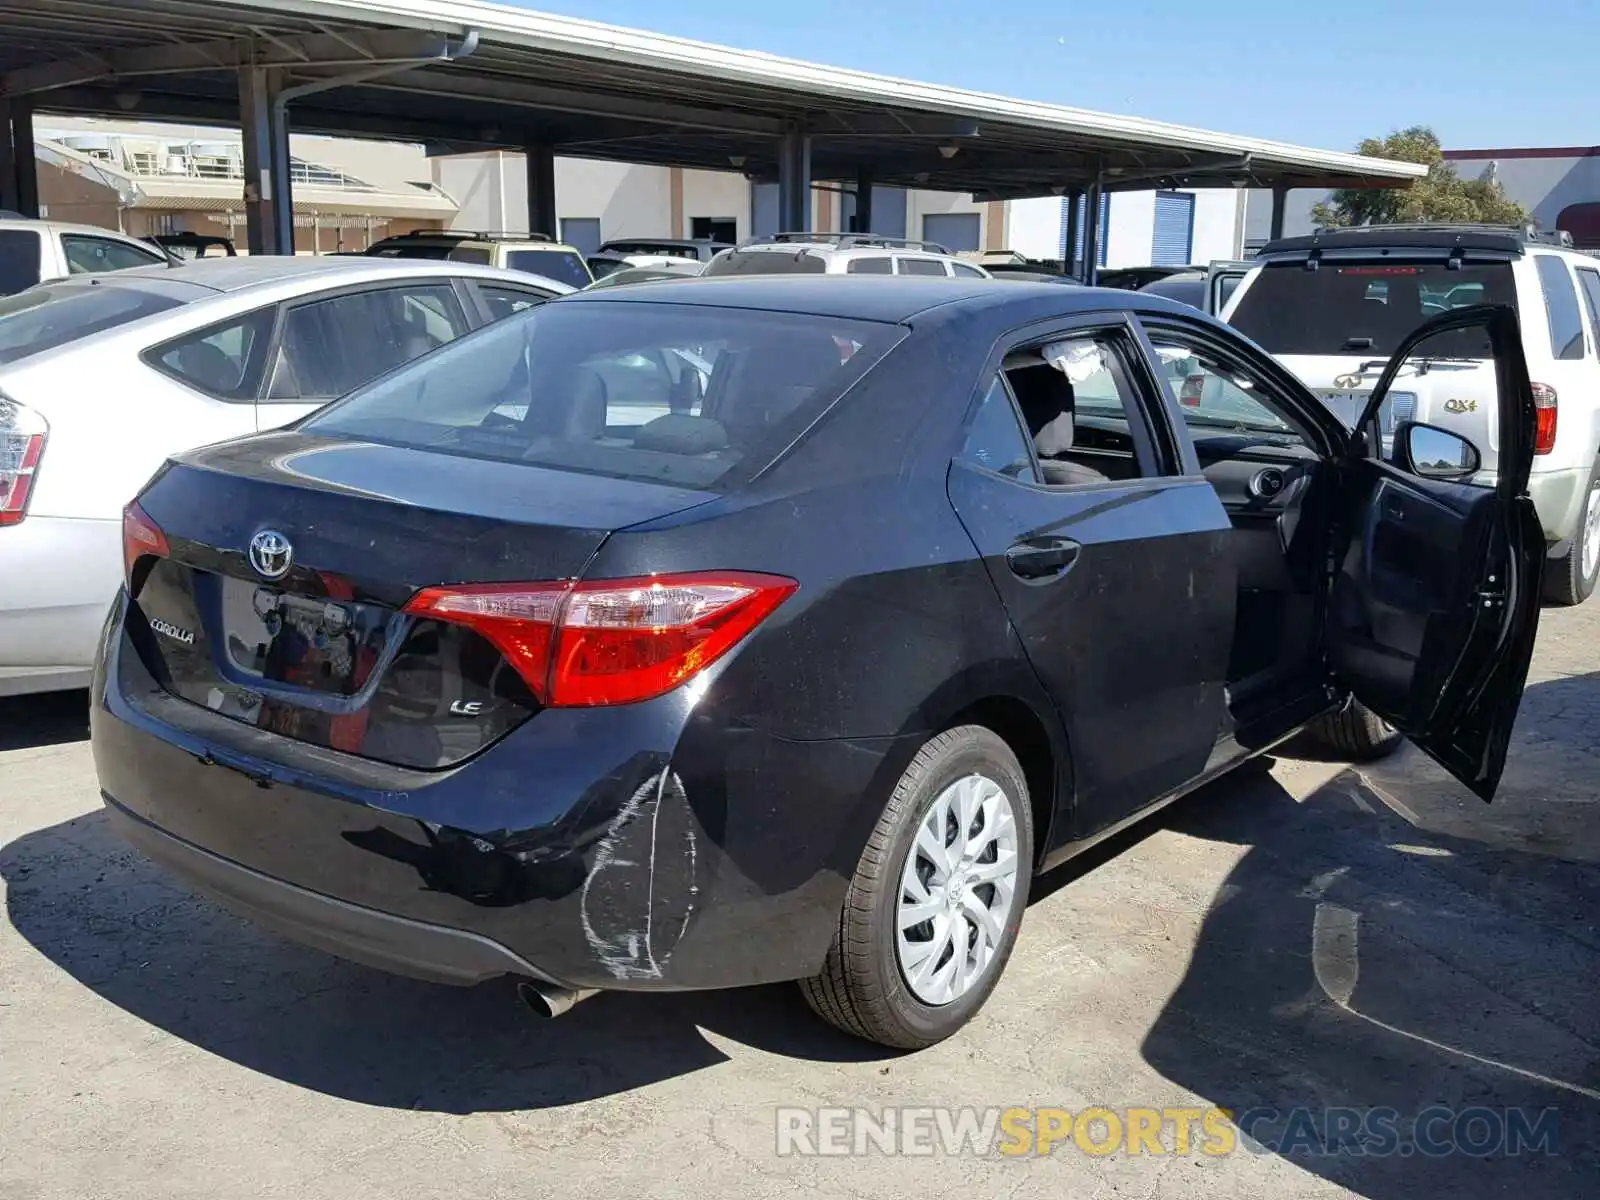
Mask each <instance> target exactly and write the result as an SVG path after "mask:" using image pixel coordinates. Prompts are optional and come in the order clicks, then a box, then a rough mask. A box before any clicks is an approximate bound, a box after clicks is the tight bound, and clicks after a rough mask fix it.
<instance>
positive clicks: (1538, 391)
mask: <svg viewBox="0 0 1600 1200" xmlns="http://www.w3.org/2000/svg"><path fill="white" fill-rule="evenodd" d="M1533 407H1534V411H1535V413H1536V414H1537V416H1538V423H1537V424H1536V425H1535V426H1534V433H1533V452H1534V453H1535V454H1549V453H1550V451H1552V450H1554V449H1555V448H1556V390H1555V388H1553V387H1551V386H1550V385H1549V384H1548V383H1536V384H1534V385H1533Z"/></svg>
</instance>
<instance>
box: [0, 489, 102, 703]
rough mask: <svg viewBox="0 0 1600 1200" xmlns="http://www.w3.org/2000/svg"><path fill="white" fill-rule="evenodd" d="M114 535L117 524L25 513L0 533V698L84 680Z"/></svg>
mask: <svg viewBox="0 0 1600 1200" xmlns="http://www.w3.org/2000/svg"><path fill="white" fill-rule="evenodd" d="M121 539H122V534H121V525H120V523H119V522H117V521H91V520H68V519H64V518H56V517H28V518H27V519H26V520H24V521H23V522H22V523H21V524H20V525H14V526H11V527H10V528H7V529H4V530H0V580H4V581H5V587H4V588H3V589H0V696H6V695H20V694H24V693H28V692H42V691H51V690H54V689H58V688H68V687H83V686H85V685H86V684H87V683H88V682H89V675H90V671H91V670H92V668H93V664H94V646H95V635H96V633H98V632H99V629H100V625H101V622H102V621H104V620H105V615H106V606H107V605H108V604H109V603H110V602H111V598H112V597H113V596H114V595H116V592H117V585H118V582H119V580H120V579H121V575H122V540H121Z"/></svg>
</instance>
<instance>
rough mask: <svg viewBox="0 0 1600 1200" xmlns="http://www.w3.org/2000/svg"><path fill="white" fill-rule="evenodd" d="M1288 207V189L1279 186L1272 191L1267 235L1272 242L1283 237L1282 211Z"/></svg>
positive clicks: (1281, 185)
mask: <svg viewBox="0 0 1600 1200" xmlns="http://www.w3.org/2000/svg"><path fill="white" fill-rule="evenodd" d="M1288 206H1289V189H1288V188H1287V187H1285V186H1284V185H1283V184H1281V183H1280V184H1279V185H1278V186H1277V187H1275V188H1273V189H1272V228H1271V232H1270V233H1269V234H1268V235H1267V236H1268V237H1270V238H1271V239H1272V240H1273V241H1277V239H1279V238H1281V237H1282V236H1283V210H1284V209H1285V208H1287V207H1288Z"/></svg>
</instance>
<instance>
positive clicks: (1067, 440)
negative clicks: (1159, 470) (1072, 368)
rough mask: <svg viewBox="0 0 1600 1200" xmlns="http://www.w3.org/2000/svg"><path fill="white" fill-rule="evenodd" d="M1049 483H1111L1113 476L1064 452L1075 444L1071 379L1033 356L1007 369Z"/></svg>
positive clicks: (1018, 405) (1042, 469)
mask: <svg viewBox="0 0 1600 1200" xmlns="http://www.w3.org/2000/svg"><path fill="white" fill-rule="evenodd" d="M1006 379H1007V381H1008V382H1010V384H1011V390H1012V391H1013V392H1014V393H1015V395H1016V397H1017V407H1018V408H1020V409H1021V410H1022V419H1023V420H1024V421H1025V422H1027V425H1028V436H1029V437H1031V438H1032V439H1033V447H1034V451H1035V452H1036V453H1037V454H1038V456H1039V469H1040V471H1041V472H1043V474H1044V481H1045V482H1046V483H1049V484H1084V483H1109V482H1111V479H1110V476H1108V475H1104V474H1102V473H1101V472H1099V471H1096V470H1095V469H1094V468H1093V467H1086V466H1084V465H1082V464H1081V463H1076V462H1072V461H1070V460H1068V459H1066V458H1064V457H1063V456H1064V455H1066V454H1068V453H1070V452H1071V450H1072V447H1073V437H1074V430H1073V405H1074V396H1073V391H1072V382H1071V381H1070V380H1069V379H1068V378H1067V377H1066V376H1065V375H1063V374H1062V373H1061V372H1060V371H1058V370H1056V369H1055V368H1054V367H1052V366H1050V365H1049V364H1048V363H1045V362H1042V361H1038V360H1034V361H1032V362H1029V363H1028V364H1027V365H1024V366H1018V367H1012V368H1010V369H1009V370H1007V371H1006Z"/></svg>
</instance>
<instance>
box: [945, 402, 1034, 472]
mask: <svg viewBox="0 0 1600 1200" xmlns="http://www.w3.org/2000/svg"><path fill="white" fill-rule="evenodd" d="M958 457H959V458H960V460H961V461H962V462H965V463H971V464H972V465H973V466H975V467H982V468H983V469H984V470H985V471H994V472H996V473H997V474H1000V475H1008V476H1010V477H1011V478H1013V479H1021V480H1025V481H1027V482H1028V483H1038V482H1039V477H1038V475H1037V474H1036V473H1035V472H1034V469H1033V457H1032V455H1030V454H1029V453H1028V441H1027V438H1026V436H1025V435H1024V434H1023V432H1022V425H1021V423H1020V422H1019V420H1018V418H1017V410H1016V407H1015V406H1014V405H1013V404H1012V401H1011V392H1010V391H1009V390H1008V389H1007V387H1006V381H1005V378H1004V377H1003V376H1001V375H996V376H995V377H994V382H993V383H992V384H990V385H989V394H988V395H986V396H985V397H984V398H983V400H982V402H981V403H979V405H978V411H977V412H976V413H974V414H973V417H972V424H971V425H970V426H969V427H968V429H967V440H966V443H965V444H964V445H963V446H962V447H961V453H960V455H959V456H958Z"/></svg>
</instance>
